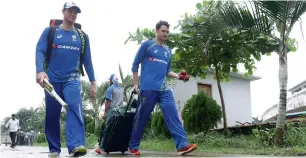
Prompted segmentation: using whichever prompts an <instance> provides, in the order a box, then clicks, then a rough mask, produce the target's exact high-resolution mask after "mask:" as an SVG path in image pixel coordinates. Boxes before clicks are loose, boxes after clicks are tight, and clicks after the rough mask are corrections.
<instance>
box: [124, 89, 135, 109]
mask: <svg viewBox="0 0 306 158" xmlns="http://www.w3.org/2000/svg"><path fill="white" fill-rule="evenodd" d="M136 93H137V92H136V90H133V91H132V94H131V96H130V99H129V102H128V104H127V106H126V109H125V112H124V115H125V114H126V113H127V111H128V109H129V107H130V104H131V101H132V98H133V95H134V94H136Z"/></svg>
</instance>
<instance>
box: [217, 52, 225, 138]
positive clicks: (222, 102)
mask: <svg viewBox="0 0 306 158" xmlns="http://www.w3.org/2000/svg"><path fill="white" fill-rule="evenodd" d="M214 67H215V74H216V78H217V85H218V90H219V95H220V99H221V107H222V113H223V130H224V133H225V134H228V130H227V119H226V111H225V103H224V98H223V93H222V88H221V84H220V75H219V70H218V67H217V63H216V58H215V63H214Z"/></svg>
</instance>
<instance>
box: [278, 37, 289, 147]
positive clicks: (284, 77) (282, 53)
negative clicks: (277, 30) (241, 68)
mask: <svg viewBox="0 0 306 158" xmlns="http://www.w3.org/2000/svg"><path fill="white" fill-rule="evenodd" d="M283 41H284V40H283ZM287 52H288V51H287V47H286V45H285V44H280V47H279V74H278V75H279V76H278V77H279V88H280V93H279V103H278V116H277V122H276V133H275V142H276V144H277V145H281V144H282V142H283V137H284V130H285V124H286V106H287V82H288V70H287Z"/></svg>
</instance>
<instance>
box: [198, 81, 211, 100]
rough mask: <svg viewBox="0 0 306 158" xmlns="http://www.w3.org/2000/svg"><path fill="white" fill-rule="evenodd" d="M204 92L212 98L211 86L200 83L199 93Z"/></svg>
mask: <svg viewBox="0 0 306 158" xmlns="http://www.w3.org/2000/svg"><path fill="white" fill-rule="evenodd" d="M200 91H203V92H204V93H206V94H207V95H208V96H210V97H211V85H209V84H202V83H198V92H200Z"/></svg>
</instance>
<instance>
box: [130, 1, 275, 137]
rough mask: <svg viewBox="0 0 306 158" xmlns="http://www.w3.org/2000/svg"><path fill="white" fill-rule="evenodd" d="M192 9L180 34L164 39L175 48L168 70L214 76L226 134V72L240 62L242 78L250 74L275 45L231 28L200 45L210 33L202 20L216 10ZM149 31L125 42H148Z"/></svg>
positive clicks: (202, 5) (206, 5) (204, 6)
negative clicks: (256, 62) (224, 93)
mask: <svg viewBox="0 0 306 158" xmlns="http://www.w3.org/2000/svg"><path fill="white" fill-rule="evenodd" d="M196 6H197V9H198V12H197V14H195V15H188V14H187V13H186V14H185V16H184V19H183V20H180V21H179V25H178V26H176V27H175V28H180V30H179V31H180V33H179V34H178V33H177V34H175V33H173V34H170V35H169V38H168V40H167V44H169V45H170V46H169V47H170V48H172V49H173V48H176V50H175V54H174V55H173V58H172V68H173V69H174V70H176V71H178V70H179V69H182V68H184V69H186V70H187V72H189V73H190V75H191V76H193V77H197V76H199V77H201V78H205V77H206V75H207V73H211V72H212V73H214V77H215V79H216V80H217V85H218V90H219V94H220V99H221V107H222V112H223V126H224V130H225V132H227V121H226V110H225V101H224V98H223V94H222V88H221V84H220V82H222V81H229V80H230V73H231V72H238V68H237V67H238V64H240V63H243V64H244V66H245V68H246V69H247V70H248V72H247V73H245V77H248V76H249V75H252V74H253V70H254V69H255V68H256V67H255V65H254V64H255V62H254V59H256V60H260V57H261V55H262V54H266V53H270V52H272V51H273V50H275V49H276V46H277V45H278V43H277V42H276V41H275V40H274V39H273V38H270V37H268V36H265V35H264V34H261V33H260V32H259V31H252V30H246V31H240V30H238V29H231V30H226V31H222V32H220V33H218V34H216V35H215V36H214V38H212V39H210V45H204V44H203V41H205V40H207V37H209V36H210V34H209V33H208V32H209V30H204V31H203V26H202V24H205V23H207V18H206V17H209V16H211V15H213V14H214V11H215V10H216V8H213V7H210V6H209V2H206V1H204V2H203V3H199V4H197V5H196ZM215 7H217V6H215ZM205 26H206V25H205ZM210 29H211V28H210ZM153 31H154V30H149V29H143V30H141V31H140V29H137V31H136V34H135V35H133V34H131V33H130V37H129V38H128V39H129V40H130V41H135V40H136V41H138V42H139V41H141V40H139V39H142V40H144V39H151V38H153V37H152V34H153ZM141 34H143V37H141V36H140V35H141ZM131 35H132V36H131ZM203 45H204V46H205V47H203ZM204 48H205V52H203V49H204ZM187 61H188V62H187Z"/></svg>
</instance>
